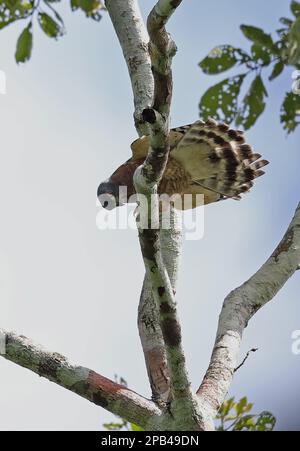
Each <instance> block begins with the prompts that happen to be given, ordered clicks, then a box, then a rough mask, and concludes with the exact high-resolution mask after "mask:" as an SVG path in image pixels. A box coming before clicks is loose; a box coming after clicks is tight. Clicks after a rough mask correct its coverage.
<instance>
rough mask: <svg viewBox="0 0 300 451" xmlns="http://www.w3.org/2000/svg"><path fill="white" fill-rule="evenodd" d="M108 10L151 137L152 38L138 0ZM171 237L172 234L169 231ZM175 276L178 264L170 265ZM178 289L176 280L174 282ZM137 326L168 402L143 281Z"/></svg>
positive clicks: (139, 120)
mask: <svg viewBox="0 0 300 451" xmlns="http://www.w3.org/2000/svg"><path fill="white" fill-rule="evenodd" d="M106 7H107V9H108V12H109V15H110V18H111V20H112V23H113V26H114V29H115V31H116V34H117V35H118V37H119V42H120V45H121V48H122V50H123V54H124V58H125V60H126V62H127V66H128V70H129V75H130V79H131V85H132V90H133V96H134V105H135V112H134V118H135V126H136V129H137V132H138V134H139V135H143V134H149V128H148V123H145V122H144V118H143V115H142V112H143V111H144V110H145V109H147V108H148V107H149V106H150V105H152V103H153V97H154V79H153V74H152V70H151V59H150V55H149V51H148V43H149V38H148V34H147V30H146V28H145V25H144V21H143V19H142V17H141V13H140V9H139V5H138V2H137V1H136V0H127V1H124V0H116V1H112V0H107V1H106ZM170 233H171V234H172V231H170ZM168 263H170V265H171V266H170V267H168V264H167V270H168V272H169V273H172V271H173V266H175V267H176V266H177V263H176V261H174V262H168ZM174 287H175V280H174ZM138 326H139V332H140V338H141V343H142V347H143V352H144V356H145V362H146V367H147V371H148V376H149V381H150V385H151V389H152V397H153V399H155V400H157V401H159V400H164V401H165V400H166V399H167V398H168V395H169V377H168V368H167V360H166V352H165V345H164V341H163V337H162V333H161V329H160V324H159V322H158V318H157V315H156V304H155V301H154V299H153V295H152V288H151V283H150V280H149V278H148V277H147V275H146V276H145V279H144V284H143V289H142V293H141V297H140V305H139V312H138Z"/></svg>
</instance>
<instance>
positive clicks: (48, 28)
mask: <svg viewBox="0 0 300 451" xmlns="http://www.w3.org/2000/svg"><path fill="white" fill-rule="evenodd" d="M38 21H39V24H40V26H41V28H42V30H43V31H44V33H45V34H46V35H47V36H49V38H55V39H57V38H58V37H59V36H62V35H63V34H64V29H63V27H62V26H61V25H59V24H58V23H57V22H56V21H55V20H54V19H52V17H50V16H49V15H48V14H46V13H39V14H38Z"/></svg>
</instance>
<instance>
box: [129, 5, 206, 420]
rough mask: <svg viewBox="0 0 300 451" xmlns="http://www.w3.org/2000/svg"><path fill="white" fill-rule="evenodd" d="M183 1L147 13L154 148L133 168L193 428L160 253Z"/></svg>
mask: <svg viewBox="0 0 300 451" xmlns="http://www.w3.org/2000/svg"><path fill="white" fill-rule="evenodd" d="M175 3H176V5H175ZM180 3H181V1H177V2H170V1H165V0H160V1H158V2H157V4H156V5H155V7H154V8H153V10H152V11H151V12H150V14H149V17H148V32H149V36H150V43H149V50H150V57H151V62H152V71H153V75H154V99H153V107H152V108H148V109H146V110H144V112H143V117H144V119H145V121H147V122H148V123H149V127H150V149H149V152H148V155H147V158H146V160H145V162H144V163H143V165H142V166H141V167H140V168H138V169H137V170H136V172H135V175H134V183H135V188H136V192H137V194H138V197H139V195H143V196H145V197H146V198H147V200H148V202H147V205H146V206H144V208H142V206H140V210H139V213H140V222H139V224H138V226H139V239H140V244H141V250H142V255H143V259H144V264H145V268H146V273H147V276H148V278H149V280H150V281H151V286H152V294H153V297H154V300H155V301H156V304H157V316H158V318H159V323H160V327H161V330H162V335H163V339H164V344H165V349H166V355H167V362H168V369H169V378H170V389H171V393H170V411H171V412H172V413H173V415H174V417H175V418H176V417H177V418H178V419H179V418H180V419H182V418H183V417H185V418H186V420H187V421H188V419H189V420H190V425H191V427H193V423H195V424H196V423H198V424H199V423H200V422H201V419H200V414H199V411H198V406H197V402H196V401H195V399H194V396H193V393H192V391H191V386H190V381H189V378H188V373H187V368H186V361H185V355H184V352H183V348H182V336H181V326H180V322H179V318H178V315H177V308H176V303H175V295H174V292H173V287H172V284H171V282H170V278H169V274H168V271H167V268H166V266H165V261H164V259H163V256H162V253H161V246H160V244H161V243H160V228H159V203H158V196H157V189H158V185H159V183H160V180H161V178H162V176H163V173H164V170H165V167H166V164H167V161H168V156H169V150H170V144H169V132H170V129H169V114H170V105H171V99H172V71H171V64H172V58H173V56H174V55H175V53H176V46H175V43H174V42H173V41H172V39H171V38H170V35H169V34H168V33H167V31H166V29H165V24H166V23H167V21H168V19H169V18H170V16H171V14H172V13H173V12H174V10H175V9H176V7H178V6H179V5H180ZM153 224H154V227H153Z"/></svg>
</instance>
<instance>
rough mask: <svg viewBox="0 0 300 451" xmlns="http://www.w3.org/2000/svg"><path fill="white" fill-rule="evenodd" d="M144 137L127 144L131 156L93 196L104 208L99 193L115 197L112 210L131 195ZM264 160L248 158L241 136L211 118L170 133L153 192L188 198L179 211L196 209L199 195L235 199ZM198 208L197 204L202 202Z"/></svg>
mask: <svg viewBox="0 0 300 451" xmlns="http://www.w3.org/2000/svg"><path fill="white" fill-rule="evenodd" d="M148 149H149V136H143V137H142V138H139V139H137V140H136V141H134V142H133V143H132V145H131V150H132V157H131V158H130V159H129V160H128V161H126V163H124V164H122V165H121V166H120V167H119V168H118V169H117V170H116V171H115V172H114V173H113V174H112V175H111V176H110V177H109V179H108V180H106V181H105V182H103V183H101V184H100V186H99V188H98V197H99V199H100V202H101V204H102V206H103V207H104V208H110V207H109V204H110V202H109V201H108V200H107V199H106V197H105V196H103V195H104V194H105V195H107V196H108V199H109V197H112V196H113V197H114V199H115V202H116V203H115V206H118V205H122V204H123V203H125V202H128V200H129V197H130V196H132V195H133V194H135V189H134V185H133V174H134V171H135V170H136V168H137V167H138V166H140V165H141V164H142V163H143V162H144V160H145V158H146V156H147V153H148ZM267 164H268V161H266V160H261V155H259V154H257V153H253V150H252V148H251V146H249V145H248V144H247V143H246V141H245V137H244V134H243V132H241V131H236V130H232V129H230V128H229V126H228V125H227V124H224V123H217V122H215V121H214V120H212V119H209V120H208V121H206V122H202V121H197V122H195V123H194V124H191V125H185V126H183V127H178V128H174V129H172V130H171V131H170V155H169V159H168V164H167V167H166V170H165V172H164V175H163V178H162V180H161V182H160V185H159V187H158V190H159V193H160V194H163V193H164V194H168V195H169V196H172V195H174V194H179V195H181V196H183V195H184V194H190V195H192V196H190V197H192V202H190V204H189V205H188V206H184V205H183V207H182V208H183V209H187V208H195V207H197V206H198V205H199V204H200V202H199V201H198V198H199V197H201V196H196V194H203V195H204V203H205V204H209V203H212V202H217V201H219V200H221V199H228V198H232V199H240V198H241V197H240V194H242V193H245V192H247V191H249V190H250V189H251V187H252V186H253V181H254V179H256V178H257V177H260V176H261V175H263V174H264V171H262V170H261V168H262V167H263V166H265V165H267ZM121 186H126V187H127V195H126V198H125V199H119V187H121ZM201 204H202V201H201Z"/></svg>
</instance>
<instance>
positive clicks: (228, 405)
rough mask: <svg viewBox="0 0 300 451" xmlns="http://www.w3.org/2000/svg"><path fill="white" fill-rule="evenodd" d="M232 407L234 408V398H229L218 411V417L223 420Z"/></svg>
mask: <svg viewBox="0 0 300 451" xmlns="http://www.w3.org/2000/svg"><path fill="white" fill-rule="evenodd" d="M234 406H235V402H234V398H230V399H228V400H227V401H225V402H224V403H223V404H222V406H221V408H220V410H219V413H218V417H220V418H224V419H225V418H226V417H227V415H228V414H229V412H230V411H231V409H232V408H233V407H234Z"/></svg>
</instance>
